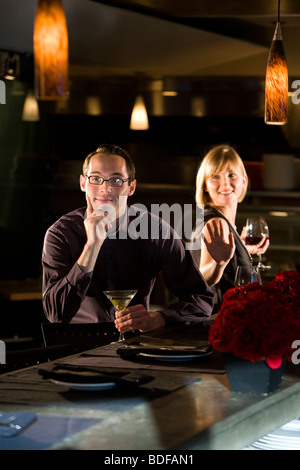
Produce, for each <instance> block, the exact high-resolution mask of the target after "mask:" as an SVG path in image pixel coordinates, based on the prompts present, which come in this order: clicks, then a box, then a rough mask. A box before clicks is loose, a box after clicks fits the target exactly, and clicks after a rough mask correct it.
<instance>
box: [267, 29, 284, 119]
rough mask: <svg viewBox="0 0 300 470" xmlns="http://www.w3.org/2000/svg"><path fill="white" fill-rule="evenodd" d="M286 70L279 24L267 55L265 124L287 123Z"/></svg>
mask: <svg viewBox="0 0 300 470" xmlns="http://www.w3.org/2000/svg"><path fill="white" fill-rule="evenodd" d="M287 112H288V68H287V62H286V58H285V54H284V48H283V43H282V36H281V28H280V23H279V22H278V23H277V25H276V29H275V33H274V37H273V41H272V44H271V49H270V53H269V58H268V63H267V72H266V82H265V123H266V124H278V125H280V124H281V125H282V124H285V123H286V122H287Z"/></svg>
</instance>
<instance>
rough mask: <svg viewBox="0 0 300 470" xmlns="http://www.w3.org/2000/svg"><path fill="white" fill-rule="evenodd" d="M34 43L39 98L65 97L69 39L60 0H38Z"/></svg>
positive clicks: (36, 88) (67, 77) (66, 91)
mask: <svg viewBox="0 0 300 470" xmlns="http://www.w3.org/2000/svg"><path fill="white" fill-rule="evenodd" d="M33 47H34V68H35V94H36V96H37V98H38V99H40V100H57V99H61V98H66V97H67V96H68V94H69V41H68V31H67V22H66V17H65V13H64V9H63V6H62V3H61V0H38V5H37V10H36V17H35V23H34V36H33Z"/></svg>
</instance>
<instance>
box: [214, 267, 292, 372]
mask: <svg viewBox="0 0 300 470" xmlns="http://www.w3.org/2000/svg"><path fill="white" fill-rule="evenodd" d="M299 288H300V274H298V273H297V272H296V271H282V272H281V273H277V275H276V277H275V279H273V281H270V282H269V283H268V284H266V285H265V286H262V285H260V284H258V283H253V284H247V285H246V286H241V287H235V288H233V289H229V290H228V291H227V292H226V293H225V295H224V299H223V303H222V306H221V310H220V312H219V313H218V315H217V317H216V320H215V322H214V324H213V325H212V326H211V328H210V330H209V342H210V343H211V344H212V346H213V348H214V349H216V350H218V351H221V352H227V353H232V354H234V355H236V356H238V357H240V358H242V359H245V360H249V361H252V362H255V361H258V360H260V359H264V358H269V360H270V362H271V363H272V364H275V363H276V364H277V363H279V362H280V358H282V357H285V358H286V359H288V360H291V354H292V353H293V350H292V349H291V345H292V343H293V341H294V340H295V339H300V310H299V306H300V296H299ZM274 367H275V366H274Z"/></svg>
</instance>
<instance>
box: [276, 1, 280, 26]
mask: <svg viewBox="0 0 300 470" xmlns="http://www.w3.org/2000/svg"><path fill="white" fill-rule="evenodd" d="M277 22H278V23H280V0H278V13H277Z"/></svg>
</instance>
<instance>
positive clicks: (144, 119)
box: [130, 95, 149, 131]
mask: <svg viewBox="0 0 300 470" xmlns="http://www.w3.org/2000/svg"><path fill="white" fill-rule="evenodd" d="M130 129H131V130H135V131H146V130H147V129H149V121H148V114H147V109H146V106H145V102H144V98H143V97H142V95H138V96H137V97H136V99H135V102H134V106H133V109H132V114H131V120H130Z"/></svg>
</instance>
